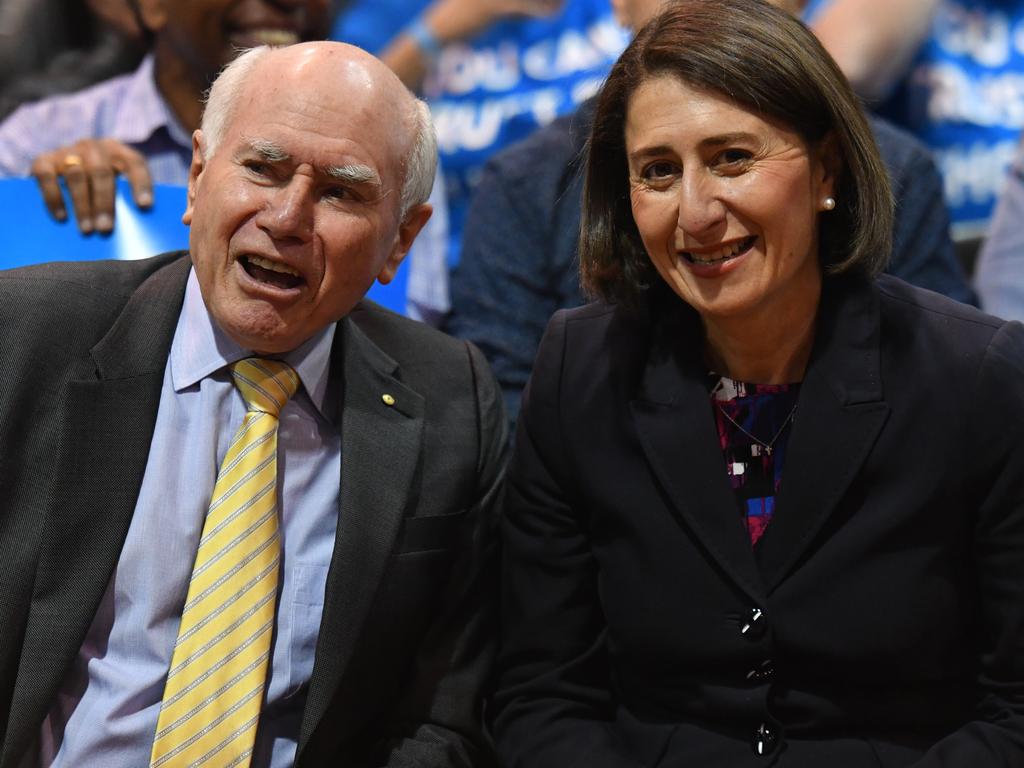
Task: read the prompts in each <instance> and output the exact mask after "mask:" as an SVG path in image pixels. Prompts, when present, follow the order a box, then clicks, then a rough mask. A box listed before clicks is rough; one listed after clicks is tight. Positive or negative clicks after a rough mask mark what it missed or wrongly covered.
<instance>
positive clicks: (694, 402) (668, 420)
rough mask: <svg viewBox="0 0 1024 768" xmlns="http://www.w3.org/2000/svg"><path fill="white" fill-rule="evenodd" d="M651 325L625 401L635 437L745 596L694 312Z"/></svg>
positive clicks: (747, 556)
mask: <svg viewBox="0 0 1024 768" xmlns="http://www.w3.org/2000/svg"><path fill="white" fill-rule="evenodd" d="M667 325H668V326H670V327H663V328H659V329H657V330H656V331H655V337H654V340H653V342H652V344H651V350H650V353H649V357H648V360H647V365H646V369H645V371H644V376H643V380H642V382H641V385H640V390H639V393H638V397H637V399H636V400H634V401H633V402H632V403H631V408H632V413H633V420H634V423H635V424H636V429H637V434H638V435H639V438H640V443H641V445H642V446H643V449H644V452H645V454H646V456H647V460H648V462H649V463H650V465H651V467H652V469H653V470H654V473H655V475H656V476H657V478H658V481H659V482H660V483H661V485H662V487H663V488H664V489H665V491H666V493H667V494H668V496H669V497H670V499H671V502H672V505H673V507H674V509H675V511H676V512H677V513H678V515H679V517H680V518H681V519H682V521H683V523H684V524H685V525H686V527H687V528H688V529H689V530H690V531H692V532H693V534H694V535H695V536H696V537H697V538H698V539H699V540H700V542H701V544H702V545H703V546H704V547H705V549H706V550H707V551H708V554H709V555H710V556H711V557H712V558H713V559H714V560H715V562H716V563H718V565H719V566H720V567H721V568H722V569H723V570H724V571H725V572H726V573H727V574H728V575H729V576H730V577H731V578H732V579H733V581H735V582H736V584H737V585H738V586H740V587H741V588H742V589H743V590H744V591H745V592H746V593H747V594H748V595H749V596H750V597H751V598H752V599H753V600H755V601H756V600H759V599H761V596H762V595H763V594H764V590H763V588H762V586H761V580H760V577H759V574H758V570H757V565H756V563H755V561H754V555H753V552H752V551H751V547H750V540H749V538H748V537H747V533H746V529H745V528H744V527H743V523H742V520H741V518H740V512H739V509H738V508H737V504H736V496H735V494H734V493H733V491H732V488H731V487H730V486H729V481H728V478H727V476H726V473H725V465H724V462H723V459H722V449H721V446H720V445H719V443H718V431H717V429H716V427H715V420H714V414H713V413H712V411H711V405H710V401H709V391H708V388H707V383H706V382H707V370H706V368H705V367H704V366H703V365H702V364H701V362H700V356H699V355H696V354H693V353H692V350H699V349H700V348H701V345H702V343H703V342H702V338H701V337H702V334H701V330H700V324H699V322H698V321H697V320H696V318H695V317H691V318H685V319H684V320H683V321H682V322H681V323H679V324H678V325H676V324H675V323H674V322H673V323H669V324H667Z"/></svg>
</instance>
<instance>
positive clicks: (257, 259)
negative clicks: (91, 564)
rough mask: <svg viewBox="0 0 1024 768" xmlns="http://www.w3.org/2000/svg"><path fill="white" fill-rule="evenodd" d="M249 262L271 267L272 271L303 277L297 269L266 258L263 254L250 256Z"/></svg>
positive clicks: (266, 267) (267, 267)
mask: <svg viewBox="0 0 1024 768" xmlns="http://www.w3.org/2000/svg"><path fill="white" fill-rule="evenodd" d="M249 263H250V264H255V265H256V266H257V267H263V268H264V269H269V270H270V271H272V272H283V273H284V274H286V275H295V277H302V275H300V274H299V273H298V271H297V270H295V269H292V268H291V267H289V266H288V265H287V264H281V263H280V262H278V261H271V260H270V259H264V258H263V257H262V256H250V257H249Z"/></svg>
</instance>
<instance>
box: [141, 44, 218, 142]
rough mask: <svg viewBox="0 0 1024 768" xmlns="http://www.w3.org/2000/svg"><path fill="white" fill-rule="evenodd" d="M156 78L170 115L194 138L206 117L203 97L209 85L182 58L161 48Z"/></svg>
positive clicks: (158, 54)
mask: <svg viewBox="0 0 1024 768" xmlns="http://www.w3.org/2000/svg"><path fill="white" fill-rule="evenodd" d="M154 78H155V80H156V87H157V90H158V91H159V92H160V95H161V96H162V97H163V99H164V101H165V102H167V106H168V108H169V109H170V111H171V114H172V115H174V117H175V118H176V119H177V121H178V123H179V124H180V125H181V127H182V128H184V129H185V130H186V131H188V132H189V133H190V134H191V133H192V131H194V130H196V129H197V128H198V127H199V121H200V119H201V118H202V116H203V103H202V97H203V92H204V91H205V89H206V87H207V83H205V82H203V81H202V78H200V77H198V76H197V73H196V72H195V70H194V69H192V68H191V67H189V66H188V65H187V64H186V63H185V62H184V61H182V60H181V58H179V57H177V56H176V55H174V54H173V53H170V52H168V51H166V50H162V49H161V46H160V45H159V44H158V45H157V47H156V50H155V63H154Z"/></svg>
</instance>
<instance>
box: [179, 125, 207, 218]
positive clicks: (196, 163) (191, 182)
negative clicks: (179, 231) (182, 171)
mask: <svg viewBox="0 0 1024 768" xmlns="http://www.w3.org/2000/svg"><path fill="white" fill-rule="evenodd" d="M205 149H206V142H205V139H204V137H203V132H202V131H200V130H198V129H196V130H195V131H194V132H193V133H192V165H191V166H189V169H188V194H187V196H186V199H185V200H186V202H185V212H184V213H183V214H182V215H181V223H182V224H184V225H186V226H188V225H189V224H191V223H192V209H193V206H194V205H195V202H196V192H197V190H198V188H199V179H200V177H202V175H203V171H204V170H205V169H206V159H205V158H204V157H203V152H204V151H205Z"/></svg>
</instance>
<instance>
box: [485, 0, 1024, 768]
mask: <svg viewBox="0 0 1024 768" xmlns="http://www.w3.org/2000/svg"><path fill="white" fill-rule="evenodd" d="M891 231H892V199H891V193H890V189H889V183H888V179H887V175H886V172H885V169H884V166H883V165H882V163H881V160H880V159H879V155H878V150H877V148H876V147H875V144H874V140H873V138H872V134H871V132H870V129H869V127H868V125H867V122H866V120H865V118H864V115H863V114H862V112H861V109H860V106H859V103H858V101H857V99H856V97H855V96H854V95H853V93H852V91H851V90H850V87H849V85H848V84H847V83H846V81H845V80H844V79H843V76H842V74H841V73H840V72H839V70H838V68H837V67H836V66H835V63H834V62H833V61H832V60H831V59H830V58H829V57H828V55H827V54H826V53H825V51H824V50H823V49H822V47H821V46H820V45H819V44H818V42H817V41H816V40H815V39H814V37H813V36H812V35H811V34H810V33H809V32H808V31H807V29H806V28H805V27H803V25H802V24H800V23H799V22H798V21H796V20H795V19H793V18H792V17H790V16H789V15H788V14H786V13H785V12H783V11H780V10H778V9H776V8H773V7H772V6H770V5H768V4H766V3H763V2H761V1H760V0H676V2H673V3H670V4H668V5H667V6H666V7H665V9H664V10H663V11H662V13H661V14H660V15H659V16H657V17H655V18H654V19H653V20H652V21H651V22H650V23H649V24H648V25H647V26H646V27H645V28H644V29H643V30H642V31H640V33H639V34H638V36H637V38H636V39H635V40H634V42H633V43H632V44H631V45H630V46H629V48H628V49H627V50H626V52H625V53H624V54H623V55H622V57H621V59H620V60H619V61H618V62H617V63H616V64H615V66H614V67H613V69H612V71H611V74H610V75H609V77H608V80H607V81H606V84H605V85H604V87H603V89H602V91H601V93H600V95H599V97H598V102H597V107H596V112H595V118H594V125H593V132H592V135H591V140H590V145H589V155H588V160H587V179H586V188H585V193H584V199H583V226H582V234H581V251H580V253H581V268H582V276H583V281H584V284H585V285H586V286H587V287H588V288H589V289H590V291H591V292H592V293H593V294H594V295H595V296H596V297H597V298H598V299H600V300H599V301H597V302H595V303H594V304H591V305H590V306H587V307H583V308H580V309H576V310H570V311H562V312H559V313H557V314H556V315H555V317H554V318H553V319H552V321H551V323H550V325H549V327H548V331H547V333H546V335H545V338H544V341H543V342H542V344H541V348H540V351H539V352H538V356H537V360H536V362H535V365H534V370H533V375H532V378H531V380H530V384H529V386H528V388H527V390H526V393H525V396H524V399H523V408H522V413H521V416H520V420H519V433H518V436H517V443H516V455H515V458H514V460H513V463H512V470H511V472H510V478H509V489H508V495H507V502H506V510H505V518H504V523H503V537H504V552H505V560H504V563H505V565H504V569H505V570H504V574H505V582H504V602H503V606H504V608H503V609H504V614H505V615H504V621H503V627H504V630H503V631H504V637H503V647H502V648H503V649H502V653H501V657H500V659H499V672H498V680H499V683H498V691H497V694H496V695H495V700H494V707H493V709H492V710H491V711H492V713H493V716H494V727H495V734H496V739H497V742H498V745H499V748H500V749H501V751H502V753H503V756H504V758H505V760H506V763H507V764H508V765H509V766H512V767H513V768H515V767H516V766H529V767H530V768H545V767H546V766H551V768H555V767H556V766H558V767H559V768H561V766H565V765H587V766H602V767H604V768H620V767H621V768H627V767H628V768H636V767H637V766H640V765H647V766H664V767H666V768H681V767H682V766H691V765H698V766H704V767H705V768H736V767H742V766H748V765H749V766H756V765H762V764H771V765H773V766H779V767H781V768H806V766H830V768H832V767H841V768H877V767H878V766H885V767H886V768H889V767H892V768H895V767H897V766H911V765H913V766H915V768H925V767H926V766H927V767H928V768H931V767H933V766H934V767H935V768H938V766H946V767H952V768H961V767H962V768H968V767H970V766H976V765H984V766H987V767H988V766H991V767H993V768H999V767H1002V768H1011V766H1019V765H1022V764H1024V600H1022V599H1021V598H1020V595H1021V594H1024V505H1022V504H1021V501H1020V500H1021V499H1022V498H1024V426H1022V425H1024V332H1022V329H1021V327H1020V326H1019V325H1016V324H1008V323H1005V322H1003V321H1001V320H998V319H996V318H992V317H989V316H986V315H983V314H981V313H980V312H977V311H976V310H974V309H972V308H970V307H966V306H964V305H961V304H958V303H956V302H954V301H950V300H948V299H944V298H943V297H940V296H938V295H936V294H933V293H930V292H928V291H923V290H920V289H916V288H913V287H911V286H909V285H907V284H905V283H902V282H901V281H899V280H897V279H894V278H891V277H887V276H881V277H879V276H877V275H878V272H879V271H880V269H881V268H882V266H883V265H884V264H885V262H886V260H887V258H888V255H889V249H890V235H889V233H890V232H891ZM766 759H767V762H766Z"/></svg>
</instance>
